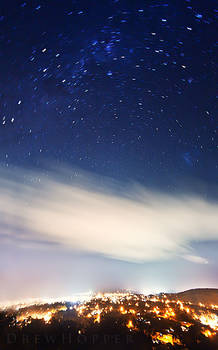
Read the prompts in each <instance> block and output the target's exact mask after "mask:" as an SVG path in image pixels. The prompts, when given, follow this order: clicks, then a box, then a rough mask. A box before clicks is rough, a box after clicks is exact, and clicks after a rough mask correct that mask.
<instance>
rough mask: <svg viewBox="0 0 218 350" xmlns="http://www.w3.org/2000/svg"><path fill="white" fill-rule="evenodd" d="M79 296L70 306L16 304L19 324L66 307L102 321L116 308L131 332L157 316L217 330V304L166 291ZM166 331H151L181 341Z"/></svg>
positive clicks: (159, 338) (157, 339) (208, 332)
mask: <svg viewBox="0 0 218 350" xmlns="http://www.w3.org/2000/svg"><path fill="white" fill-rule="evenodd" d="M78 299H79V298H77V301H76V299H74V300H71V303H70V305H71V306H69V305H68V306H66V303H65V302H63V300H62V304H56V306H55V307H54V300H53V304H52V303H50V304H51V305H48V304H47V308H46V310H45V308H43V305H42V304H43V303H41V304H40V303H39V304H38V305H41V307H40V308H38V309H37V308H35V306H36V305H33V306H32V307H26V308H24V305H25V304H24V305H22V306H21V307H19V306H17V307H16V310H17V324H18V325H22V324H23V322H24V323H25V322H26V323H30V322H31V320H32V319H41V320H44V322H45V323H49V322H50V321H51V319H52V317H53V316H54V315H57V317H58V312H60V311H67V310H75V311H76V313H77V316H78V317H79V318H81V319H82V318H83V319H86V318H87V319H89V320H90V322H93V323H96V324H99V323H101V321H102V319H103V318H104V316H105V315H106V314H110V313H111V312H112V311H115V312H117V313H119V314H120V315H124V316H123V317H124V320H125V322H126V327H127V328H128V329H129V331H131V332H132V331H133V332H134V331H135V332H137V331H138V325H139V324H140V322H143V323H144V324H145V325H151V319H152V318H154V317H155V318H157V319H158V320H161V319H167V320H170V321H175V322H177V323H179V324H180V327H181V330H182V331H183V332H187V331H188V330H189V328H190V327H191V326H193V325H194V324H195V323H196V321H197V322H198V323H199V325H200V327H201V333H202V334H203V335H204V336H205V337H208V338H209V337H213V336H216V335H217V334H218V315H217V310H218V306H217V305H211V306H205V305H204V304H202V303H199V304H198V305H194V304H192V303H190V302H184V301H181V300H170V299H168V298H167V296H166V295H159V296H145V295H144V294H134V293H120V292H119V293H103V294H102V293H98V294H96V295H91V294H86V295H85V296H84V295H83V298H80V299H82V301H78ZM65 300H66V299H65ZM56 301H57V300H56ZM59 301H60V300H59ZM25 306H26V305H25ZM36 309H37V310H39V311H36ZM181 312H182V313H183V315H184V316H186V319H187V317H188V320H189V322H187V321H185V320H184V321H181V314H180V317H178V313H181ZM165 333H166V334H163V333H160V332H154V330H153V331H152V332H151V337H152V341H153V343H163V344H164V343H166V344H167V343H170V344H172V345H174V344H177V345H182V344H181V340H180V339H178V338H176V337H175V334H174V329H173V328H170V329H166V332H165Z"/></svg>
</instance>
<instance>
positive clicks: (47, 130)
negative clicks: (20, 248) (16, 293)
mask: <svg viewBox="0 0 218 350" xmlns="http://www.w3.org/2000/svg"><path fill="white" fill-rule="evenodd" d="M12 4H13V5H12ZM217 11H218V10H216V8H215V1H213V0H208V1H207V2H205V1H203V0H193V1H192V0H173V1H167V0H166V1H164V0H152V1H151V0H147V1H145V0H144V1H142V0H136V1H131V0H89V1H88V0H28V1H23V0H11V1H7V0H2V1H1V5H0V167H1V172H2V173H4V174H5V172H7V174H14V173H16V172H19V174H20V175H19V177H20V180H19V181H20V183H22V185H27V184H28V185H29V183H34V184H37V186H39V187H40V182H41V181H43V180H42V179H44V178H49V176H50V174H51V170H50V166H51V164H52V169H56V171H59V170H60V169H62V167H65V168H67V169H68V173H69V172H70V171H72V172H74V174H75V169H77V170H76V171H79V170H78V169H80V170H81V171H82V172H85V173H86V174H87V173H91V174H92V175H93V174H94V175H93V176H95V177H99V179H102V178H110V179H111V180H110V181H117V182H118V183H119V184H121V186H126V184H128V183H129V181H131V182H134V183H137V184H138V185H139V186H141V187H143V188H147V189H149V190H150V191H151V190H152V191H162V192H164V193H167V194H172V195H175V193H178V192H179V193H181V192H185V193H192V194H193V193H194V194H195V195H197V196H201V197H202V198H203V199H204V200H209V201H213V202H215V203H217V199H218V188H217V170H218V162H217V159H218V157H217V134H216V129H217V128H216V127H217V120H218V119H217V115H216V98H217V96H216V72H217V70H216V57H217V53H216V35H215V34H216V18H217ZM48 168H49V170H48ZM20 169H22V170H20ZM27 173H28V176H27ZM86 176H87V175H85V177H86ZM27 178H28V179H27ZM99 181H101V180H99ZM11 186H12V185H11ZM118 187H119V186H116V189H113V191H115V192H117V193H118V192H119V189H118ZM205 241H206V238H205ZM216 242H217V240H216ZM196 244H197V243H196ZM210 245H211V248H210ZM212 246H213V247H212ZM214 247H216V249H217V243H216V244H215V243H214V242H213V244H211V242H209V243H208V242H207V244H206V243H205V245H203V246H202V242H201V243H200V244H199V246H198V249H199V251H202V250H204V251H206V252H207V255H209V256H214V250H213V249H215V248H214ZM11 249H12V248H11ZM13 249H15V248H14V247H13ZM8 252H9V248H8V250H7V249H6V253H5V254H6V256H4V261H6V260H10V259H9V255H10V254H12V252H11V253H10V254H9V253H8ZM13 254H15V253H14V252H13ZM13 254H12V255H13ZM17 254H21V252H19V253H17ZM41 254H42V255H43V253H41ZM60 254H62V253H60ZM21 255H22V256H26V260H28V259H29V252H28V253H27V252H26V254H21ZM36 255H37V254H36ZM66 255H67V254H66ZM66 255H65V256H66ZM200 255H201V254H200ZM10 256H11V255H10ZM77 258H78V257H77ZM77 258H76V257H75V256H74V257H73V259H77ZM35 259H36V260H37V258H35ZM61 259H62V258H61ZM68 259H70V258H69V256H68V255H67V257H66V261H67V264H68V265H69V261H68ZM78 259H80V261H82V264H84V266H85V262H84V261H86V259H87V261H89V263H87V265H88V264H90V259H94V260H95V259H97V261H98V260H99V259H103V260H104V259H107V258H105V257H98V256H97V255H96V256H95V257H91V258H90V259H89V258H87V256H86V257H85V258H84V256H83V258H82V257H81V256H80V257H79V258H78ZM84 259H85V260H84ZM214 259H215V258H214ZM26 260H25V258H24V261H26ZM94 260H92V262H93V261H94ZM62 261H63V259H62ZM71 263H72V262H71ZM216 263H217V265H216V266H215V265H213V268H212V270H213V271H215V267H216V268H217V267H218V261H216ZM22 264H24V265H25V263H24V262H22ZM72 264H73V263H72ZM96 264H97V265H98V264H99V261H98V262H97V263H96ZM110 264H111V265H110ZM117 264H123V265H122V268H120V271H122V273H125V271H127V270H128V269H129V271H130V270H131V269H132V271H134V275H136V273H135V271H136V270H135V268H134V266H135V265H134V264H133V265H131V266H130V263H127V264H126V265H125V263H121V262H119V263H117ZM166 264H169V263H168V262H167V263H166ZM214 264H215V263H214ZM94 265H95V263H94V262H93V266H94ZM103 265H104V263H102V266H103ZM115 265H116V260H113V261H111V260H110V262H105V266H106V267H105V269H107V268H109V266H115ZM124 265H125V266H124ZM119 266H120V265H119ZM143 266H144V265H143ZM181 266H183V265H181ZM22 268H23V267H21V268H20V269H21V270H22ZM143 268H144V269H145V268H146V267H145V266H144V267H142V265H140V267H137V269H138V270H137V271H141V270H142V269H143ZM153 268H154V267H152V269H153ZM166 268H167V269H168V268H169V266H168V265H167V267H166ZM207 268H208V267H207ZM140 269H141V270H140ZM155 269H157V270H158V271H160V270H161V269H162V267H160V266H159V268H157V266H156V265H155ZM170 269H172V267H170ZM181 269H182V267H181ZM195 269H196V267H195ZM60 270H61V268H60ZM112 270H113V269H112ZM115 270H116V268H114V270H113V273H112V272H111V276H113V278H115V280H117V279H118V280H119V278H120V277H118V276H116V277H114V274H115V272H114V271H115ZM212 270H210V276H211V279H210V280H208V281H207V283H208V284H210V285H213V286H214V283H215V282H214V281H215V277H214V276H215V274H214V273H212V272H211V271H212ZM22 271H23V270H22ZM149 271H150V272H149V273H150V274H151V275H152V273H153V272H151V270H149ZM197 271H198V270H197ZM137 273H138V274H139V272H137ZM161 274H162V271H161ZM205 274H206V272H205ZM207 274H208V271H207ZM196 276H197V274H196ZM5 278H6V277H5ZM55 278H56V277H55ZM111 278H112V277H111ZM113 278H112V280H113ZM109 279H110V278H109V277H108V280H109ZM140 281H141V280H140ZM203 282H204V280H203ZM203 282H202V281H201V283H203ZM134 283H136V281H135V282H134ZM94 284H95V283H94ZM109 284H110V283H109ZM112 284H113V283H112ZM136 284H137V283H136ZM197 284H198V281H197V280H196V286H197ZM140 286H141V284H140ZM183 286H184V284H181V288H182V287H183ZM169 287H170V288H171V287H172V288H176V287H175V286H174V285H171V284H170V283H169Z"/></svg>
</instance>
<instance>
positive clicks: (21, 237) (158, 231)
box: [0, 170, 218, 264]
mask: <svg viewBox="0 0 218 350" xmlns="http://www.w3.org/2000/svg"><path fill="white" fill-rule="evenodd" d="M68 175H69V172H68ZM25 176H26V171H24V170H23V171H20V173H19V174H18V175H17V176H16V178H15V177H14V176H13V175H12V174H10V176H7V177H6V176H2V178H1V179H0V193H1V197H0V227H1V234H0V240H2V241H4V242H9V243H10V244H13V245H29V246H31V247H34V249H42V248H45V249H59V247H60V248H61V249H66V250H68V251H69V250H72V251H84V252H89V253H94V254H101V255H104V256H106V257H109V258H112V259H119V260H124V261H129V262H138V263H140V262H146V261H155V260H162V259H172V258H175V257H182V258H185V259H187V260H189V261H191V262H193V263H203V264H204V263H207V260H206V259H205V258H204V257H199V256H196V255H195V252H194V251H193V249H192V247H191V246H192V242H196V241H204V240H207V241H209V240H211V241H214V240H218V227H217V213H218V204H217V203H212V202H209V201H207V200H205V199H203V198H199V197H197V196H194V195H189V194H183V195H182V194H178V195H169V194H166V193H158V192H155V191H150V190H148V189H146V188H142V187H140V186H136V185H132V186H129V187H128V189H127V187H126V188H125V191H124V190H123V192H122V191H120V190H118V188H119V186H115V185H114V184H113V185H112V184H110V185H109V184H108V181H106V183H107V184H106V186H105V187H104V186H103V185H101V186H100V187H99V186H98V181H97V180H96V178H95V180H94V181H93V179H92V176H91V175H90V174H83V176H82V177H81V178H80V181H75V180H71V181H69V178H70V176H68V181H66V176H61V175H60V174H59V175H58V176H57V175H54V174H53V175H51V176H43V175H42V174H39V173H31V174H30V173H29V174H28V176H27V179H26V180H25V181H23V180H22V179H24V177H25ZM29 179H31V181H30V180H29ZM101 180H102V179H101ZM103 182H104V181H103ZM121 192H122V193H121Z"/></svg>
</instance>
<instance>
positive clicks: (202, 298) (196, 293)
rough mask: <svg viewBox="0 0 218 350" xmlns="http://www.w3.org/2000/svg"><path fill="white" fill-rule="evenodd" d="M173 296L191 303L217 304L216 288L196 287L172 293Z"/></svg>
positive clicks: (217, 290)
mask: <svg viewBox="0 0 218 350" xmlns="http://www.w3.org/2000/svg"><path fill="white" fill-rule="evenodd" d="M174 297H176V298H178V299H180V300H183V301H186V302H188V301H190V302H191V303H193V304H198V303H203V304H205V305H211V304H213V305H218V289H216V288H197V289H189V290H186V291H184V292H180V293H176V294H174Z"/></svg>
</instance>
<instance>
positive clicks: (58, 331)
mask: <svg viewBox="0 0 218 350" xmlns="http://www.w3.org/2000/svg"><path fill="white" fill-rule="evenodd" d="M217 296H218V290H216V289H213V290H209V289H207V290H203V289H201V290H190V291H187V292H183V293H179V294H174V295H172V294H170V295H166V294H160V295H158V296H157V295H155V296H154V295H150V296H145V295H142V294H134V293H120V292H117V293H105V294H97V295H95V296H92V297H89V298H87V300H86V301H83V302H80V303H79V302H77V303H73V302H61V303H60V302H56V303H47V304H45V303H38V304H34V305H29V304H28V305H16V306H14V307H12V306H10V307H7V308H5V309H4V310H2V311H1V312H0V350H8V349H16V350H20V349H22V350H23V349H27V350H31V349H34V350H36V349H37V350H40V349H43V350H44V349H48V350H50V349H51V350H52V349H55V350H62V349H75V350H76V349H78V350H80V349H84V350H85V349H101V350H102V349H106V350H107V349H132V350H133V349H134V350H136V349H137V350H141V349H143V350H146V349H151V350H156V349H157V350H161V349H190V350H191V349H193V350H195V349H196V350H207V349H208V350H218V306H217V304H215V301H216V300H217V299H216V298H217ZM199 298H201V299H199ZM199 300H201V301H199Z"/></svg>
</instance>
